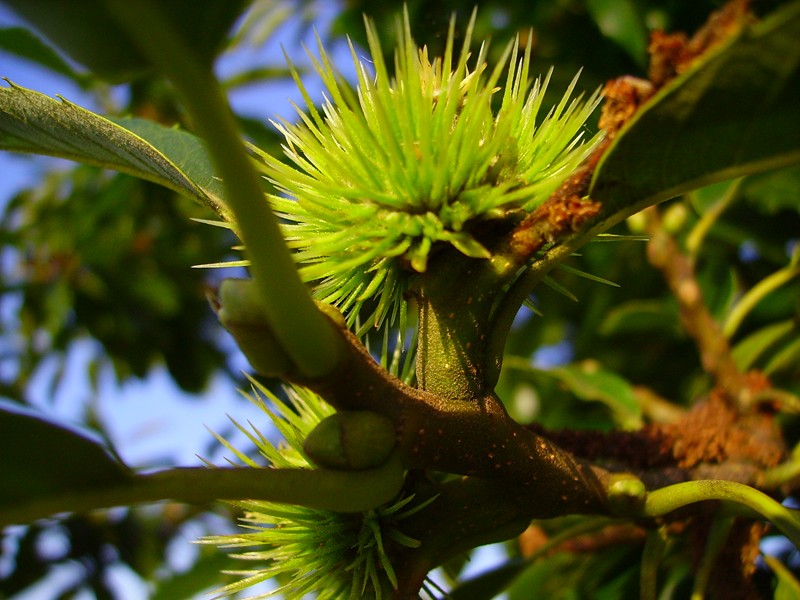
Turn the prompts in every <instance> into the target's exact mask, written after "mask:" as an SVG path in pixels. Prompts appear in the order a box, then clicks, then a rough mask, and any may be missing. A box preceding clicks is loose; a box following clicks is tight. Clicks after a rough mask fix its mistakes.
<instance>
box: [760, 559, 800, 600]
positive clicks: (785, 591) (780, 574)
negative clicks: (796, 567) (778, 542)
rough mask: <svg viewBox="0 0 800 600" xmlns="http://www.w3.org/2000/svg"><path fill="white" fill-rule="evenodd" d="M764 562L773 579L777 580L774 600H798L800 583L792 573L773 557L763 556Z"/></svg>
mask: <svg viewBox="0 0 800 600" xmlns="http://www.w3.org/2000/svg"><path fill="white" fill-rule="evenodd" d="M764 561H765V562H766V563H767V565H768V566H769V568H770V569H772V572H773V573H775V578H776V579H777V580H778V585H777V586H776V587H775V596H774V598H775V600H794V599H796V598H800V581H798V580H797V578H796V577H795V576H794V573H792V571H791V570H789V569H788V568H787V567H786V565H784V564H783V563H782V562H781V561H780V560H778V559H777V558H775V557H774V556H770V555H768V554H765V555H764Z"/></svg>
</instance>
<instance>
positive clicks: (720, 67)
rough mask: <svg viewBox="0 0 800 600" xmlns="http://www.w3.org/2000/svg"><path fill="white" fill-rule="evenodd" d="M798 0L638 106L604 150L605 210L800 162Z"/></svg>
mask: <svg viewBox="0 0 800 600" xmlns="http://www.w3.org/2000/svg"><path fill="white" fill-rule="evenodd" d="M798 97H800V2H793V3H791V4H789V5H786V6H783V7H781V8H780V9H779V10H777V11H775V13H773V14H772V15H770V16H769V17H767V18H766V19H765V20H764V21H762V22H759V23H755V24H753V25H749V26H746V27H745V28H744V29H743V30H742V31H741V32H740V33H739V34H738V35H736V36H734V37H733V38H732V39H730V40H727V41H726V42H724V43H721V44H720V45H719V46H718V47H716V48H713V49H712V50H710V51H709V52H708V53H707V54H706V55H704V56H703V57H701V58H700V59H699V60H698V62H697V64H696V65H694V66H692V67H691V68H689V69H688V70H687V71H686V72H684V73H683V74H682V75H681V76H679V77H677V78H676V79H675V80H673V81H672V82H670V83H669V84H667V85H666V86H665V87H664V88H663V89H662V90H660V91H659V92H658V93H657V94H656V95H655V96H654V97H653V98H652V99H651V100H650V101H648V103H647V104H646V105H645V106H644V107H643V108H641V109H640V110H639V112H638V113H637V114H636V115H635V116H634V117H633V119H631V121H630V122H629V123H628V124H627V125H626V127H625V128H624V129H623V130H622V131H621V132H620V134H619V135H618V137H617V138H616V139H615V140H614V142H613V143H612V145H611V147H610V148H609V149H608V151H607V152H606V153H605V155H604V156H603V158H602V160H601V162H600V164H599V165H598V167H597V169H596V171H595V173H594V177H593V180H592V185H591V190H590V195H591V196H592V197H593V198H595V199H597V200H600V201H602V202H603V203H604V209H603V215H610V214H613V213H615V212H617V211H631V210H634V209H638V208H643V207H644V206H649V205H651V204H655V203H657V202H660V201H662V200H666V199H668V198H672V197H674V196H677V195H679V194H681V193H684V192H687V191H689V190H692V189H696V188H698V187H701V186H703V185H707V184H709V183H712V182H715V181H721V180H724V179H730V178H733V177H739V176H742V175H747V174H752V173H759V172H762V171H766V170H769V169H774V168H778V167H781V166H787V165H791V164H796V163H797V162H800V111H798V110H797V98H798Z"/></svg>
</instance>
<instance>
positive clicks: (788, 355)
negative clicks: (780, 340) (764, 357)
mask: <svg viewBox="0 0 800 600" xmlns="http://www.w3.org/2000/svg"><path fill="white" fill-rule="evenodd" d="M782 371H792V372H797V371H800V336H798V337H795V338H794V339H793V340H791V341H789V343H787V344H786V345H785V346H784V347H783V348H781V349H780V350H778V351H777V352H776V354H775V356H774V357H773V358H772V360H770V361H769V362H768V363H767V364H766V366H765V367H764V373H766V374H767V375H775V374H777V373H780V372H782Z"/></svg>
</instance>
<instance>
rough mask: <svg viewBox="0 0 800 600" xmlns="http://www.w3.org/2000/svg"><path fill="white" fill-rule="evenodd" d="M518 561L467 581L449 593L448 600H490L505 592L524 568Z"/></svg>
mask: <svg viewBox="0 0 800 600" xmlns="http://www.w3.org/2000/svg"><path fill="white" fill-rule="evenodd" d="M527 567H528V563H527V562H525V561H524V560H520V559H512V560H509V561H508V562H507V563H505V564H504V565H501V566H499V567H497V568H494V569H491V570H490V571H487V572H485V573H482V574H481V575H477V576H475V577H473V578H471V579H467V580H466V581H464V582H463V583H460V584H459V585H458V586H457V587H455V588H453V590H451V591H450V594H449V595H448V596H447V598H448V599H449V600H491V599H492V598H496V597H497V595H498V594H500V593H501V592H502V591H503V590H505V589H506V588H507V587H508V586H509V585H510V584H511V582H512V581H514V579H515V578H516V577H517V576H518V575H519V574H520V573H521V572H522V571H524V570H525V569H526V568H527Z"/></svg>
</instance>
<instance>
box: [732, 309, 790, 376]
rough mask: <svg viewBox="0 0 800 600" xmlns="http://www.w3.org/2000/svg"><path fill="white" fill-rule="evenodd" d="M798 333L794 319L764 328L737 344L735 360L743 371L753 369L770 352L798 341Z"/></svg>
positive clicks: (734, 350)
mask: <svg viewBox="0 0 800 600" xmlns="http://www.w3.org/2000/svg"><path fill="white" fill-rule="evenodd" d="M798 333H800V332H798V325H797V323H796V322H795V321H794V319H788V320H786V321H781V322H780V323H772V324H771V325H767V326H766V327H762V328H761V329H759V330H757V331H755V332H754V333H751V334H750V335H749V336H747V337H746V338H744V339H743V340H742V341H740V342H739V343H738V344H736V346H735V347H734V348H733V360H734V361H735V362H736V366H737V367H738V368H739V369H740V370H742V371H747V370H749V369H752V368H753V367H754V366H755V364H756V362H757V361H759V359H761V358H762V357H764V356H765V354H767V353H768V352H772V351H774V349H775V348H777V347H779V346H782V345H783V344H785V343H787V342H791V341H792V340H795V339H798Z"/></svg>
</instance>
